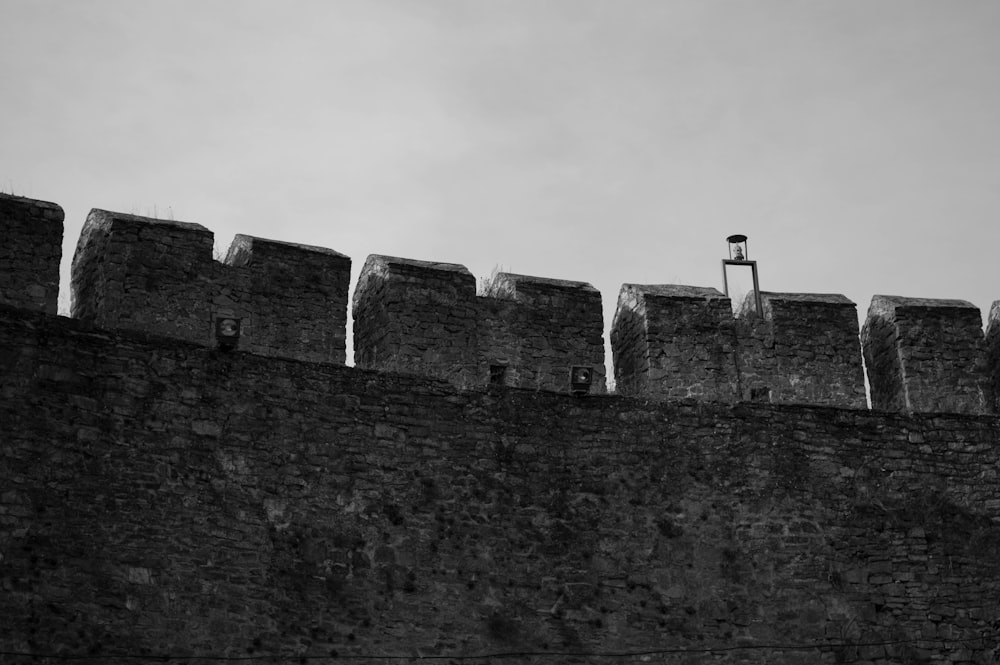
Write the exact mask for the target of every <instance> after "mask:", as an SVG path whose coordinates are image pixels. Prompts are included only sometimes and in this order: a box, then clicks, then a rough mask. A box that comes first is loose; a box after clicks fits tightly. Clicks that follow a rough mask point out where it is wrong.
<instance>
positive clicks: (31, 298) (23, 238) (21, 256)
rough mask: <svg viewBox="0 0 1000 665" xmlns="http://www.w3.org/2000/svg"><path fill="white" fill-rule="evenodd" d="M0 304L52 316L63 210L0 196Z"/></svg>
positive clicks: (56, 285) (56, 300)
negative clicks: (0, 239) (1, 236)
mask: <svg viewBox="0 0 1000 665" xmlns="http://www.w3.org/2000/svg"><path fill="white" fill-rule="evenodd" d="M0 233H2V235H3V240H2V241H0V304H5V305H12V306H14V307H22V308H25V309H33V310H37V311H40V312H46V313H48V314H55V313H56V309H57V307H58V300H59V260H60V259H61V258H62V237H63V210H62V208H60V207H59V206H58V205H56V204H55V203H49V202H47V201H36V200H35V199H27V198H24V197H22V196H12V195H10V194H2V193H0Z"/></svg>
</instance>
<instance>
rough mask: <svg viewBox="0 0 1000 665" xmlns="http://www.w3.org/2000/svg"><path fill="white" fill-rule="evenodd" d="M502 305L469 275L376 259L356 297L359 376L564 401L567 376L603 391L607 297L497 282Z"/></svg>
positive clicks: (562, 284)
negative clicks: (388, 375) (531, 392)
mask: <svg viewBox="0 0 1000 665" xmlns="http://www.w3.org/2000/svg"><path fill="white" fill-rule="evenodd" d="M497 280H498V285H499V290H500V291H501V292H502V293H503V294H504V295H503V297H484V296H477V295H476V284H475V278H473V276H472V274H471V273H470V272H469V271H468V270H467V269H466V268H465V266H461V265H457V264H453V263H431V262H427V261H415V260H412V259H401V258H396V257H390V256H378V255H372V256H369V257H368V260H367V261H366V262H365V265H364V267H363V268H362V270H361V276H360V277H359V279H358V284H357V287H356V288H355V291H354V300H353V315H354V349H355V352H354V353H355V362H356V363H357V365H358V366H359V367H364V368H371V369H381V370H392V371H400V372H410V373H416V374H424V375H429V376H435V377H439V378H444V379H447V380H448V381H450V382H451V383H453V384H455V385H457V386H460V387H466V388H471V387H481V386H485V385H488V384H490V383H491V382H492V383H499V384H501V385H506V386H510V387H519V388H532V389H536V390H549V391H555V392H566V391H568V390H569V389H570V369H571V368H572V367H574V366H586V367H590V368H591V369H592V370H593V374H594V382H593V384H592V386H591V389H590V390H591V392H594V393H603V392H604V391H605V376H604V375H605V369H604V341H603V337H602V330H603V317H602V311H601V294H600V292H598V291H597V290H596V289H595V288H594V287H592V286H591V285H589V284H586V283H583V282H570V281H564V280H556V279H545V278H541V277H530V276H526V275H515V274H511V273H500V274H498V275H497Z"/></svg>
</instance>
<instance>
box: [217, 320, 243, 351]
mask: <svg viewBox="0 0 1000 665" xmlns="http://www.w3.org/2000/svg"><path fill="white" fill-rule="evenodd" d="M215 341H216V342H217V343H218V345H219V348H220V349H222V350H223V351H232V350H233V349H235V348H236V345H237V344H239V342H240V320H239V319H236V318H233V317H231V316H220V317H219V318H217V319H215Z"/></svg>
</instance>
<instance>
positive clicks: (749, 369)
mask: <svg viewBox="0 0 1000 665" xmlns="http://www.w3.org/2000/svg"><path fill="white" fill-rule="evenodd" d="M752 298H754V294H753V293H752V292H751V293H750V294H748V295H747V301H748V302H750V300H751V299H752ZM761 304H762V305H763V309H764V316H763V318H762V319H760V318H757V317H756V316H754V315H753V312H754V308H753V307H752V306H751V307H744V308H743V311H744V312H746V313H748V314H747V315H745V316H743V317H741V319H740V321H739V324H738V325H737V326H736V332H737V358H738V361H739V379H740V392H739V393H738V395H739V397H740V398H741V399H743V400H758V401H773V402H777V403H785V404H796V403H798V404H816V405H828V406H843V407H851V408H859V409H863V408H865V407H866V406H867V400H866V398H865V383H864V373H863V369H862V366H861V345H860V343H859V341H858V312H857V308H856V307H855V305H854V303H853V302H851V301H850V300H848V299H847V298H845V297H844V296H842V295H836V294H818V293H769V292H761Z"/></svg>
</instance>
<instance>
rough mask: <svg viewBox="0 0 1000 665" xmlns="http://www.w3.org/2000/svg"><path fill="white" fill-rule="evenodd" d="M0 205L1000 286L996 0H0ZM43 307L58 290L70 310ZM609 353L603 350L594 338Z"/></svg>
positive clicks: (677, 269)
mask: <svg viewBox="0 0 1000 665" xmlns="http://www.w3.org/2000/svg"><path fill="white" fill-rule="evenodd" d="M0 16H2V17H3V20H2V22H0V100H2V103H0V189H2V190H3V191H6V192H8V193H15V194H20V195H23V196H29V197H33V198H39V199H43V200H48V201H53V202H56V203H58V204H60V205H61V206H62V207H63V208H64V209H65V211H66V239H65V247H64V256H63V263H64V284H65V283H66V282H68V279H67V278H66V275H68V266H69V261H70V259H71V257H72V252H73V249H74V247H75V243H76V239H77V237H78V235H79V232H80V227H81V226H82V224H83V221H84V219H85V218H86V215H87V212H88V211H89V210H90V209H91V208H105V209H111V210H119V211H123V212H133V213H136V214H141V215H154V214H158V215H159V216H161V217H168V216H169V217H172V218H173V219H176V220H180V221H187V222H197V223H199V224H202V225H204V226H206V227H208V228H209V229H211V230H213V231H214V232H215V233H216V239H217V242H218V243H221V244H222V245H223V246H227V245H228V243H229V241H230V239H231V238H232V236H233V234H235V233H246V234H250V235H257V236H262V237H267V238H275V239H279V240H287V241H292V242H301V243H306V244H311V245H320V246H324V247H330V248H332V249H335V250H337V251H339V252H342V253H344V254H347V255H348V256H350V257H351V258H352V259H353V261H354V268H355V270H354V272H355V275H356V274H357V270H358V269H359V268H360V267H361V265H362V264H363V263H364V260H365V257H366V256H367V255H368V254H390V255H396V256H403V257H409V258H415V259H422V260H433V261H446V262H453V263H462V264H464V265H466V266H468V267H469V269H470V270H471V271H472V272H473V274H476V275H477V276H482V275H486V274H488V273H489V272H490V270H491V269H492V268H493V267H494V266H496V265H501V266H503V267H504V268H505V269H508V270H509V271H511V272H518V273H525V274H531V275H538V276H543V277H554V278H561V279H571V280H580V281H586V282H590V283H592V284H593V285H594V286H596V287H597V288H598V289H600V290H601V292H602V294H603V298H604V304H605V319H606V325H607V324H610V319H611V316H612V314H613V312H614V306H615V302H616V300H617V294H618V290H619V288H620V286H621V284H622V283H624V282H630V283H640V284H655V283H677V284H689V285H695V286H714V287H717V288H721V274H720V268H719V260H720V259H721V258H723V257H724V256H725V255H726V244H725V237H726V236H727V235H730V234H733V233H743V234H746V235H748V236H749V238H750V240H749V249H750V258H752V259H756V260H757V261H758V262H759V267H760V279H761V287H762V288H763V289H764V290H770V291H791V292H816V293H843V294H844V295H846V296H847V297H849V298H850V299H852V300H853V301H855V302H856V303H857V304H858V309H859V310H860V311H861V313H862V314H863V313H864V312H865V311H866V310H867V307H868V304H869V301H870V300H871V297H872V295H873V294H876V293H880V294H893V295H904V296H915V297H928V298H959V299H964V300H969V301H971V302H972V303H973V304H975V305H976V306H978V307H980V308H981V309H983V310H984V314H985V313H986V311H988V309H989V306H990V303H991V302H992V301H993V300H996V299H1000V268H998V265H1000V263H998V260H997V257H998V254H1000V2H997V1H996V0H954V1H948V2H944V1H941V0H879V1H878V2H874V1H872V0H826V1H821V0H794V1H790V0H752V1H750V0H746V1H739V0H732V1H725V2H723V1H713V0H317V1H305V0H297V1H295V2H287V1H280V2H279V1H277V0H275V1H263V0H256V1H251V0H224V1H223V0H190V1H189V0H157V1H155V2H153V1H149V2H147V1H143V0H86V1H85V0H62V1H59V2H53V1H49V0H0ZM63 301H64V306H65V302H66V301H68V298H67V296H66V295H64V296H63ZM608 353H609V355H610V349H609V350H608Z"/></svg>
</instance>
